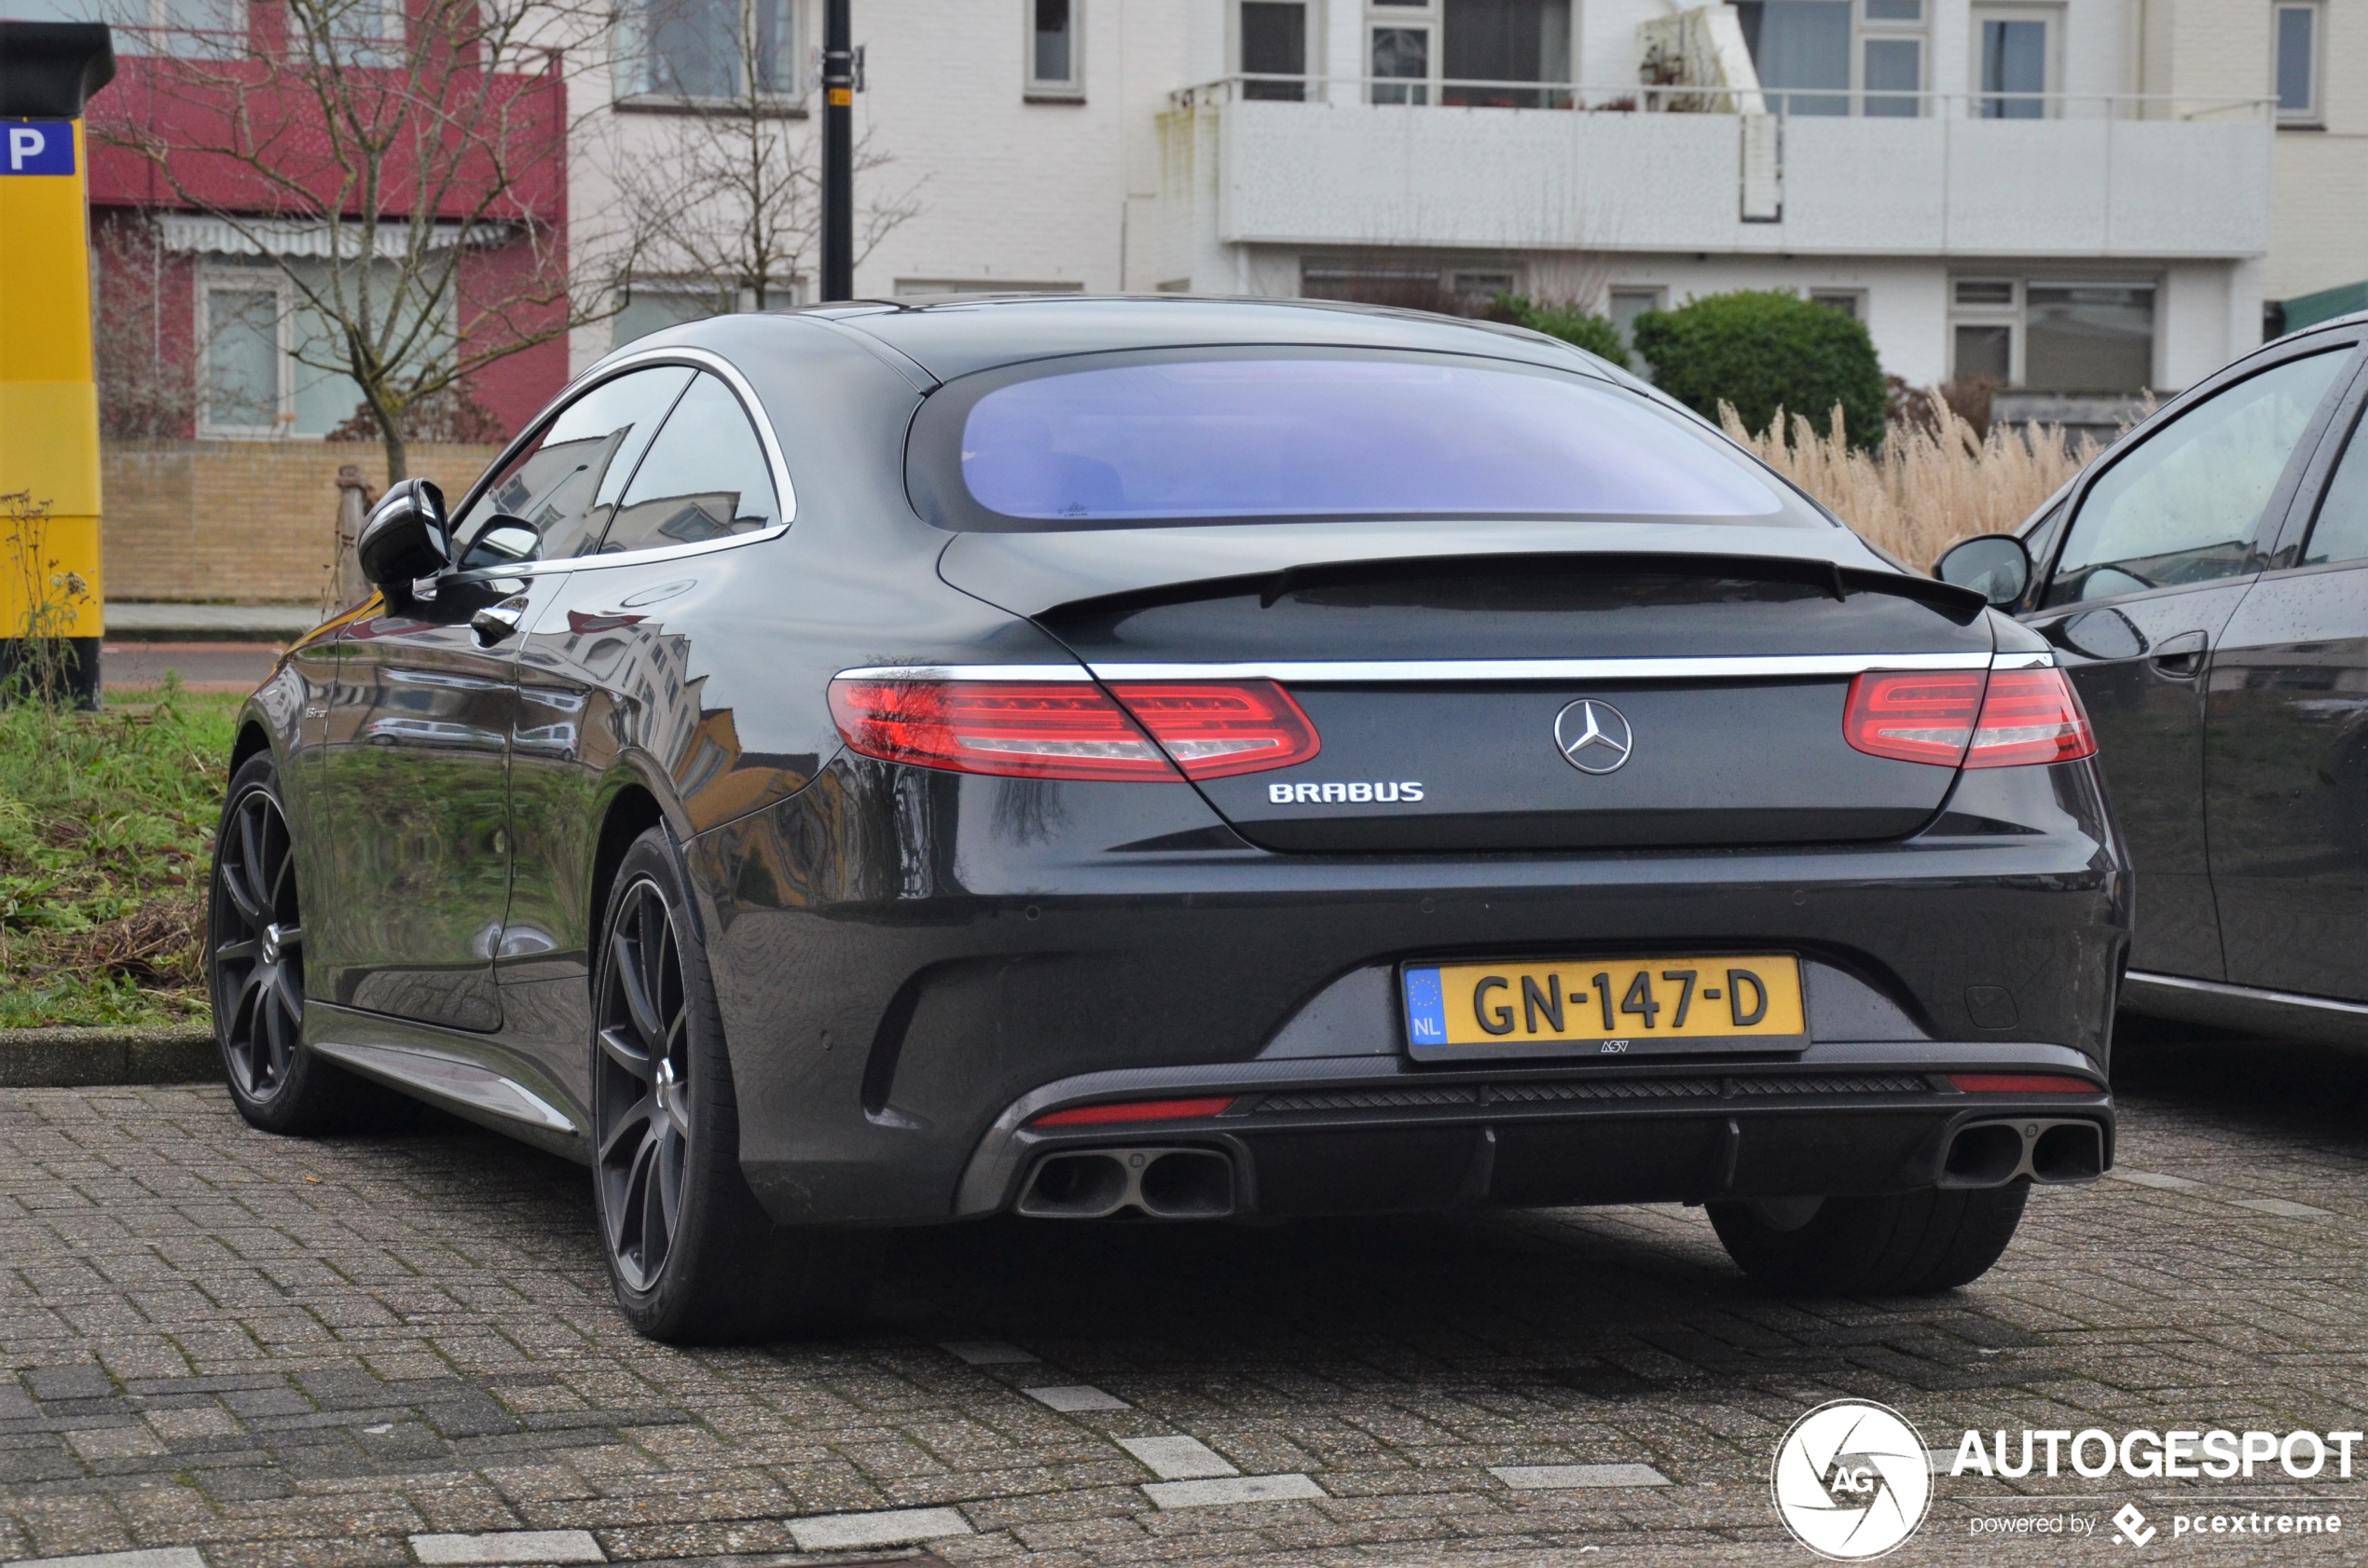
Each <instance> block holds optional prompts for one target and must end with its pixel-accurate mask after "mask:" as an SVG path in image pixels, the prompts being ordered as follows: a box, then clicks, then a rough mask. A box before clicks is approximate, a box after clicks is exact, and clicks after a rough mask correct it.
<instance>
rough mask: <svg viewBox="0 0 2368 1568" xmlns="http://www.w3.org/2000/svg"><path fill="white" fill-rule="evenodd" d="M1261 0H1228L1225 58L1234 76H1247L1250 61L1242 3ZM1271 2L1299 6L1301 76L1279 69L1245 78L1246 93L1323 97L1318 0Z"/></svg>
mask: <svg viewBox="0 0 2368 1568" xmlns="http://www.w3.org/2000/svg"><path fill="white" fill-rule="evenodd" d="M1267 3H1273V4H1281V5H1288V6H1296V7H1299V18H1300V71H1299V74H1298V76H1292V75H1291V74H1290V73H1289V72H1278V73H1275V74H1273V75H1272V76H1266V77H1265V79H1264V80H1262V81H1258V82H1249V81H1245V82H1243V83H1242V84H1241V87H1242V96H1243V97H1244V98H1258V99H1260V101H1261V102H1269V103H1307V102H1309V101H1310V100H1312V99H1315V98H1318V97H1321V96H1322V95H1323V94H1322V93H1321V91H1320V89H1318V88H1317V86H1316V81H1317V79H1319V78H1320V77H1322V76H1323V75H1324V73H1323V72H1322V71H1320V70H1317V69H1314V68H1313V67H1314V66H1315V63H1316V62H1317V61H1318V59H1319V57H1320V55H1321V52H1322V51H1321V49H1320V48H1318V40H1317V38H1316V17H1315V7H1316V5H1317V3H1318V0H1267ZM1257 4H1260V0H1227V3H1226V7H1225V59H1226V62H1227V63H1228V64H1229V65H1230V66H1231V67H1232V69H1231V71H1230V73H1229V74H1230V75H1232V76H1246V75H1247V74H1248V72H1249V63H1248V62H1247V61H1246V60H1245V59H1244V58H1243V54H1244V50H1245V49H1246V48H1247V29H1246V27H1245V26H1244V24H1243V19H1242V7H1243V6H1244V5H1257Z"/></svg>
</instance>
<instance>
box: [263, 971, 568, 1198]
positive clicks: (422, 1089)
mask: <svg viewBox="0 0 2368 1568" xmlns="http://www.w3.org/2000/svg"><path fill="white" fill-rule="evenodd" d="M304 1043H305V1046H306V1048H307V1049H308V1050H310V1051H315V1052H319V1053H320V1054H321V1055H323V1056H324V1057H326V1058H328V1059H329V1060H330V1061H332V1062H335V1063H337V1065H338V1066H341V1067H345V1068H347V1069H349V1070H351V1071H352V1072H355V1073H358V1074H360V1075H361V1076H362V1077H364V1078H367V1079H374V1080H377V1081H379V1082H380V1083H383V1084H385V1085H387V1086H388V1087H389V1088H391V1089H395V1090H399V1091H401V1092H402V1093H406V1094H409V1095H412V1096H414V1097H416V1098H419V1099H421V1100H425V1101H427V1102H428V1103H429V1104H430V1105H433V1106H435V1107H438V1108H440V1109H443V1110H447V1111H450V1112H451V1113H452V1114H453V1115H455V1116H458V1117H461V1118H462V1119H463V1120H465V1121H474V1122H475V1123H476V1124H477V1125H479V1126H481V1127H486V1128H489V1129H491V1130H492V1131H494V1132H497V1133H502V1134H504V1135H508V1136H510V1137H514V1138H517V1139H519V1140H520V1141H522V1142H525V1143H530V1144H532V1145H534V1146H535V1147H536V1148H542V1149H547V1150H549V1151H550V1152H551V1153H554V1154H559V1155H564V1156H565V1157H567V1158H568V1159H570V1160H573V1161H574V1162H577V1163H578V1164H588V1163H590V1162H591V1159H592V1146H591V1133H590V1128H589V1126H588V1125H587V1124H586V1123H585V1122H584V1121H582V1120H581V1119H580V1118H579V1117H578V1116H577V1115H576V1114H575V1113H574V1112H572V1111H571V1110H570V1109H568V1108H566V1107H567V1106H568V1097H567V1095H566V1094H565V1093H562V1092H561V1091H560V1089H559V1088H558V1086H557V1085H556V1084H553V1083H552V1082H550V1081H549V1080H547V1079H545V1078H544V1076H543V1075H542V1074H541V1073H539V1072H537V1071H535V1070H534V1069H533V1068H532V1067H531V1066H529V1065H528V1064H527V1063H525V1062H524V1061H522V1060H520V1059H519V1058H518V1057H517V1056H516V1055H514V1054H513V1053H511V1052H507V1051H504V1050H503V1049H502V1048H501V1047H499V1046H496V1045H494V1044H493V1043H492V1042H490V1041H489V1040H488V1039H487V1038H485V1037H484V1036H482V1035H473V1034H467V1033H463V1032H461V1031H459V1030H453V1029H439V1028H437V1027H435V1026H434V1025H431V1024H416V1023H413V1022H411V1021H409V1020H407V1019H401V1018H390V1017H388V1016H387V1015H386V1014H384V1013H377V1012H361V1011H355V1010H354V1009H351V1008H342V1007H336V1006H332V1005H330V1004H328V1003H325V1002H320V1001H312V1002H309V1003H308V1004H307V1005H306V1007H305V1010H304Z"/></svg>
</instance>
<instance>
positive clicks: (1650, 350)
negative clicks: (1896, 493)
mask: <svg viewBox="0 0 2368 1568" xmlns="http://www.w3.org/2000/svg"><path fill="white" fill-rule="evenodd" d="M1635 338H1636V352H1637V354H1638V355H1639V356H1640V357H1642V358H1643V359H1644V361H1645V363H1646V364H1650V365H1651V366H1652V367H1653V380H1654V383H1655V384H1656V385H1658V386H1659V388H1660V389H1661V390H1662V391H1663V392H1667V393H1669V395H1670V396H1672V397H1673V398H1675V399H1677V400H1678V401H1679V402H1680V403H1683V404H1685V405H1686V406H1687V407H1689V408H1691V409H1693V410H1694V411H1695V412H1696V413H1698V414H1700V415H1701V416H1702V417H1703V418H1705V419H1712V420H1714V419H1716V418H1718V406H1719V405H1720V404H1722V403H1724V404H1728V405H1730V406H1732V407H1733V408H1734V410H1735V412H1736V414H1737V415H1738V416H1739V417H1740V418H1741V419H1742V421H1743V424H1744V426H1745V427H1746V428H1747V429H1750V430H1752V431H1755V432H1757V431H1765V430H1767V429H1769V426H1770V425H1771V424H1773V423H1774V422H1775V420H1776V411H1777V410H1778V409H1779V408H1792V409H1797V410H1798V411H1800V412H1801V413H1804V414H1808V415H1810V417H1811V418H1813V419H1816V420H1821V421H1822V420H1824V419H1825V417H1826V416H1827V414H1828V413H1829V412H1830V411H1831V410H1833V409H1834V408H1836V407H1839V408H1840V409H1841V412H1842V422H1843V425H1844V427H1845V428H1847V429H1848V430H1849V432H1850V433H1851V438H1852V442H1853V443H1854V444H1856V445H1857V446H1860V447H1874V446H1875V445H1877V444H1878V443H1879V442H1880V441H1881V440H1882V435H1883V415H1884V406H1885V404H1886V402H1887V401H1888V398H1887V392H1886V389H1885V387H1884V384H1883V367H1882V365H1881V364H1880V363H1879V361H1878V360H1877V359H1876V358H1875V340H1874V339H1873V338H1871V337H1867V336H1866V328H1865V323H1861V322H1858V321H1855V320H1853V319H1852V318H1851V317H1849V316H1846V315H1844V314H1842V313H1841V312H1840V311H1839V310H1837V309H1834V308H1833V307H1831V306H1829V305H1816V304H1812V303H1810V301H1808V300H1806V299H1802V298H1800V297H1798V296H1796V295H1790V294H1786V293H1784V292H1783V290H1781V289H1774V290H1769V291H1767V292H1765V293H1754V292H1745V293H1742V294H1717V295H1712V296H1709V297H1707V298H1703V299H1696V300H1692V301H1690V302H1688V303H1687V304H1685V305H1681V306H1679V307H1678V308H1677V309H1674V310H1649V311H1646V312H1645V314H1644V315H1641V316H1639V317H1637V318H1636V328H1635Z"/></svg>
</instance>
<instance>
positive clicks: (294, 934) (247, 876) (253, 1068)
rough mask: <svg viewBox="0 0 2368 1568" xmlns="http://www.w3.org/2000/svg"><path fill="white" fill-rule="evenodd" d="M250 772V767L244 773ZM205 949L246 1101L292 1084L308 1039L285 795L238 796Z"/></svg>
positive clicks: (233, 1076)
mask: <svg viewBox="0 0 2368 1568" xmlns="http://www.w3.org/2000/svg"><path fill="white" fill-rule="evenodd" d="M242 771H243V770H242ZM212 903H213V908H212V910H211V911H210V918H209V922H208V924H209V927H210V928H209V930H208V933H207V935H208V938H209V941H208V942H207V949H208V954H209V957H210V963H209V968H210V969H211V970H212V973H211V975H210V977H209V978H210V980H211V982H212V989H213V1016H214V1018H215V1019H216V1020H217V1023H216V1025H215V1032H216V1036H217V1038H219V1040H220V1042H221V1045H222V1060H223V1065H224V1066H226V1067H227V1068H228V1069H229V1074H230V1085H231V1087H232V1089H233V1090H234V1091H236V1093H238V1095H239V1098H240V1100H241V1103H242V1104H244V1103H248V1102H252V1103H254V1104H256V1105H258V1106H259V1105H262V1104H265V1103H268V1101H270V1100H272V1099H274V1098H276V1097H277V1096H278V1095H279V1094H280V1093H282V1091H284V1090H285V1089H286V1088H287V1087H288V1083H289V1080H290V1076H291V1074H292V1073H293V1071H294V1069H295V1066H296V1052H297V1051H298V1049H299V1048H300V1047H301V1045H302V1044H303V1038H304V922H303V920H302V918H301V917H300V915H299V914H298V911H297V909H296V846H295V843H294V841H293V840H292V839H291V837H290V836H289V833H288V818H287V815H286V813H284V812H283V811H282V810H281V808H280V797H279V793H278V791H276V790H275V789H273V788H271V787H269V786H268V784H265V783H261V782H257V783H255V784H253V785H251V787H250V788H248V789H246V790H245V791H233V792H232V795H231V800H230V804H229V806H228V808H227V810H226V811H225V812H224V813H223V819H222V828H221V834H220V837H219V838H218V839H217V840H216V841H215V846H214V860H213V900H212Z"/></svg>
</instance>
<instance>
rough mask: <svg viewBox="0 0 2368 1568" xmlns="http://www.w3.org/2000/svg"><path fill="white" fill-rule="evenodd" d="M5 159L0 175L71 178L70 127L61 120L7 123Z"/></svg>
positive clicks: (72, 148)
mask: <svg viewBox="0 0 2368 1568" xmlns="http://www.w3.org/2000/svg"><path fill="white" fill-rule="evenodd" d="M7 134H8V156H7V159H6V160H5V161H0V173H7V174H71V173H73V172H74V126H73V125H72V124H71V123H69V122H68V121H65V120H12V121H9V122H7Z"/></svg>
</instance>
